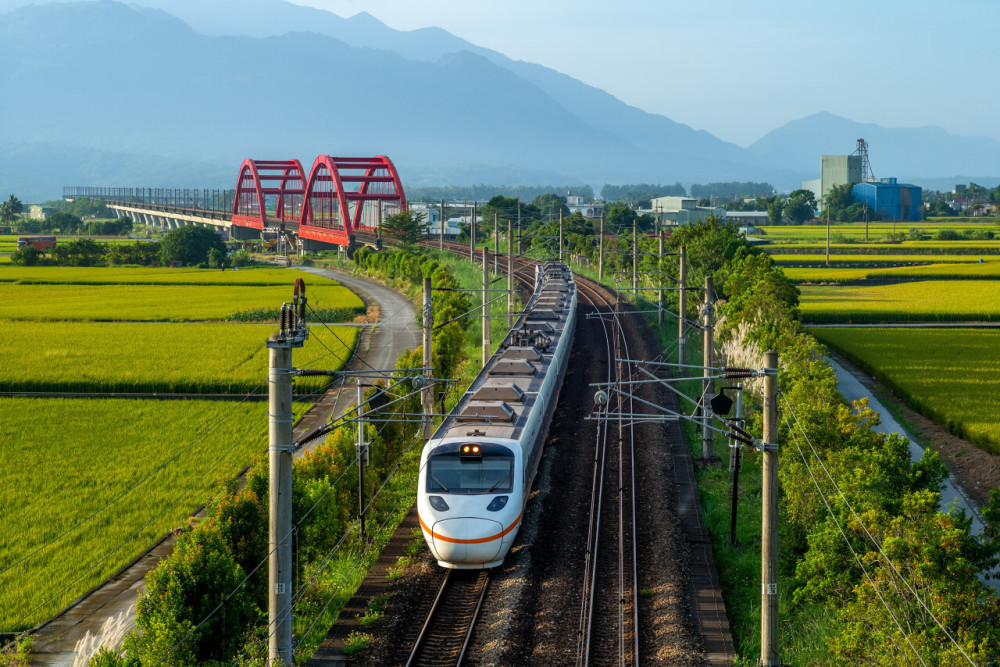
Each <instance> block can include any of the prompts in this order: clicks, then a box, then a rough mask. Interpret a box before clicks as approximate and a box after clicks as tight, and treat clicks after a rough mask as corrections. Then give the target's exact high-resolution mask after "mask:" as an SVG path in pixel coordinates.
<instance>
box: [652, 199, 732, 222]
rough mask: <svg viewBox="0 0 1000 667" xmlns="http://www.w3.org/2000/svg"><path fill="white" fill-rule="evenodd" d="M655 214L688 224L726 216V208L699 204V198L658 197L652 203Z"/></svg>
mask: <svg viewBox="0 0 1000 667" xmlns="http://www.w3.org/2000/svg"><path fill="white" fill-rule="evenodd" d="M643 212H644V213H647V212H648V213H652V214H653V216H654V217H655V218H656V219H657V220H659V221H661V222H666V223H672V224H674V225H686V224H690V223H692V222H698V221H699V220H705V219H707V218H709V217H711V216H713V215H714V216H716V217H719V218H724V217H725V216H726V209H724V208H721V207H718V206H698V200H697V199H691V198H690V197H656V198H655V199H653V200H652V202H651V204H650V210H649V211H643Z"/></svg>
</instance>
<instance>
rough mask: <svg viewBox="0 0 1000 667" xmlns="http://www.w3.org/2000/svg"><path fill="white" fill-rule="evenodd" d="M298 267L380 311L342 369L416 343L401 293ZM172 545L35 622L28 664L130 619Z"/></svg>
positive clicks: (337, 409)
mask: <svg viewBox="0 0 1000 667" xmlns="http://www.w3.org/2000/svg"><path fill="white" fill-rule="evenodd" d="M301 270H303V271H306V272H309V273H312V274H316V275H322V276H325V277H327V278H333V279H335V280H337V281H339V282H341V283H342V284H343V285H345V286H347V287H348V288H350V289H351V290H352V291H353V292H355V293H356V294H358V296H360V297H361V298H362V299H363V300H364V301H365V304H366V305H372V304H374V305H377V306H378V308H379V310H380V314H379V321H378V323H377V324H376V325H374V326H370V327H366V328H365V329H364V330H363V331H362V334H361V336H360V338H359V339H358V347H357V349H356V350H355V355H354V357H352V359H351V361H350V362H349V363H348V366H347V367H348V369H351V370H354V369H370V368H377V369H384V368H392V367H393V366H394V365H395V363H396V357H397V356H399V354H400V353H401V352H403V351H404V350H406V349H410V348H414V347H416V346H418V345H419V344H420V330H419V329H418V328H417V325H416V310H415V309H414V307H413V304H412V303H410V301H409V300H408V299H407V298H406V297H404V296H403V295H401V294H399V293H398V292H395V291H394V290H392V289H389V288H388V287H385V286H383V285H379V284H377V283H373V282H369V281H367V280H362V279H360V278H356V277H353V276H350V275H346V274H342V273H340V272H334V271H327V270H323V269H314V268H306V267H301ZM307 284H308V283H307ZM311 326H312V327H313V331H314V332H315V333H316V334H318V335H320V336H322V335H324V332H323V331H322V328H321V325H315V324H314V325H311ZM327 335H328V334H327ZM355 392H356V390H355V389H354V388H353V387H352V386H348V387H346V388H345V389H344V390H343V391H340V390H339V389H338V388H336V387H335V388H332V389H331V390H330V391H328V392H327V393H326V394H325V395H324V396H323V398H322V399H320V401H319V402H317V404H316V405H315V406H314V407H313V408H312V409H311V410H310V411H309V412H308V413H307V414H306V415H305V416H303V418H302V419H300V420H299V423H298V424H297V425H296V426H295V431H294V436H293V437H295V438H299V437H301V436H302V435H303V434H305V433H307V432H308V431H310V430H312V429H313V428H315V427H317V426H320V425H322V424H324V423H326V422H327V421H328V420H329V419H330V417H331V416H332V415H335V414H336V415H338V416H339V415H341V414H343V413H344V412H346V411H347V410H348V409H350V408H351V407H352V406H353V404H354V398H356V396H357V394H356V393H355ZM320 442H322V440H321V439H319V440H316V441H315V442H313V443H311V445H310V446H315V445H316V444H319V443H320ZM310 446H307V447H305V448H304V449H303V450H300V451H298V452H296V455H301V454H302V453H304V452H305V451H307V450H308V449H309V448H310ZM173 544H174V536H172V535H168V536H166V537H164V538H163V539H162V540H160V542H158V543H157V544H156V545H154V546H153V547H151V548H150V549H149V550H147V551H146V552H145V553H143V554H142V555H141V556H140V557H139V558H137V559H136V560H135V561H133V562H132V563H131V564H129V565H127V566H126V567H124V568H123V569H122V570H120V571H119V572H118V573H116V574H115V575H113V576H112V577H111V578H109V579H108V580H107V581H105V582H104V583H103V584H101V585H100V586H98V587H97V588H96V589H94V590H93V591H90V592H89V593H87V594H85V595H84V596H83V597H81V598H80V599H79V600H78V601H77V602H75V603H73V604H72V605H71V606H70V607H68V608H67V609H66V610H64V611H63V612H62V613H60V614H59V615H58V616H56V617H55V618H53V619H52V620H51V621H49V622H48V623H46V624H45V625H43V626H41V627H40V628H39V629H38V630H37V631H36V632H35V633H34V645H33V647H32V650H31V662H30V664H31V665H32V666H36V665H37V666H39V667H40V666H43V665H44V666H45V667H72V665H73V657H74V651H75V648H76V644H77V642H78V641H79V640H81V639H82V638H83V637H84V636H85V635H86V634H87V632H88V631H89V632H91V633H92V634H97V633H99V632H100V630H101V627H102V626H103V625H104V623H105V622H106V621H107V620H108V619H112V618H116V617H118V616H119V615H120V614H125V616H126V618H127V619H128V621H129V622H130V623H134V618H135V611H134V609H133V605H134V604H135V599H136V595H137V593H138V592H139V591H140V590H142V587H143V585H144V584H145V577H146V574H147V573H148V572H150V571H151V570H152V569H153V568H154V567H155V566H156V564H157V563H158V562H159V561H160V560H161V559H162V558H165V557H167V556H168V555H169V554H170V553H171V551H172V550H173Z"/></svg>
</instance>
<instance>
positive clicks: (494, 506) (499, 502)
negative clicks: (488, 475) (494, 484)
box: [486, 496, 508, 512]
mask: <svg viewBox="0 0 1000 667" xmlns="http://www.w3.org/2000/svg"><path fill="white" fill-rule="evenodd" d="M507 498H508V496H497V497H496V498H494V499H493V500H491V501H490V504H489V505H487V506H486V510H487V511H488V512H499V511H500V510H502V509H503V508H504V507H506V506H507Z"/></svg>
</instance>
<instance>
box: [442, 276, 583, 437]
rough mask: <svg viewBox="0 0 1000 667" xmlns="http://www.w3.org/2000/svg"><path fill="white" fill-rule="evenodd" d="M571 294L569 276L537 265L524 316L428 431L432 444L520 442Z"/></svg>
mask: <svg viewBox="0 0 1000 667" xmlns="http://www.w3.org/2000/svg"><path fill="white" fill-rule="evenodd" d="M575 293H576V284H575V283H574V282H573V274H572V273H571V272H570V270H569V269H568V268H567V267H566V266H565V265H563V264H556V263H548V264H543V265H541V266H540V268H539V269H538V270H537V271H536V287H535V291H534V293H533V294H532V296H531V299H529V300H528V304H527V306H526V307H525V310H524V313H522V314H521V316H520V317H519V318H518V320H517V322H516V323H515V324H514V328H513V329H511V330H510V331H509V332H508V333H507V335H506V336H505V337H504V340H503V342H501V343H500V346H499V348H498V349H497V351H496V353H494V355H493V356H492V357H490V359H489V361H488V362H487V364H486V366H484V367H483V369H482V370H481V371H480V372H479V375H477V376H476V378H475V380H473V381H472V384H471V385H469V389H468V390H467V391H466V392H465V394H464V395H463V396H462V398H461V399H460V400H459V402H458V405H456V406H455V409H454V410H452V412H451V414H450V415H449V416H448V417H446V418H445V420H444V421H443V422H442V423H441V425H440V426H439V427H438V429H437V430H436V431H435V432H434V436H433V438H434V439H439V438H464V437H469V436H477V437H492V438H497V439H510V440H518V439H520V436H521V432H522V431H523V429H524V426H525V425H526V424H527V421H528V417H529V416H530V415H531V410H532V409H533V407H534V405H535V402H536V399H537V397H538V392H539V391H540V390H541V387H542V380H543V379H544V378H545V375H546V373H547V372H548V370H549V367H550V366H551V364H552V360H553V355H554V353H555V351H556V347H557V346H558V344H559V340H560V338H561V336H562V335H563V333H564V331H565V328H566V324H567V321H568V318H569V316H570V309H571V308H572V306H573V297H574V295H575Z"/></svg>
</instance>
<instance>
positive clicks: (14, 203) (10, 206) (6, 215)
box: [0, 195, 24, 223]
mask: <svg viewBox="0 0 1000 667" xmlns="http://www.w3.org/2000/svg"><path fill="white" fill-rule="evenodd" d="M23 212H24V204H22V203H21V200H20V199H18V198H17V197H15V196H14V195H11V196H10V197H8V198H7V201H5V202H4V203H2V204H0V220H2V221H3V222H5V223H9V222H11V221H12V220H14V218H16V217H17V216H19V215H21V213H23Z"/></svg>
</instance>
